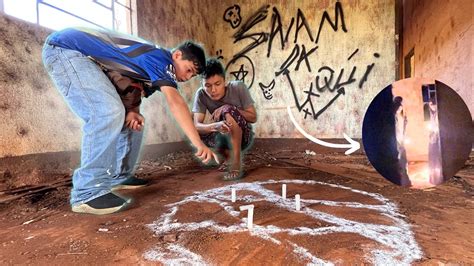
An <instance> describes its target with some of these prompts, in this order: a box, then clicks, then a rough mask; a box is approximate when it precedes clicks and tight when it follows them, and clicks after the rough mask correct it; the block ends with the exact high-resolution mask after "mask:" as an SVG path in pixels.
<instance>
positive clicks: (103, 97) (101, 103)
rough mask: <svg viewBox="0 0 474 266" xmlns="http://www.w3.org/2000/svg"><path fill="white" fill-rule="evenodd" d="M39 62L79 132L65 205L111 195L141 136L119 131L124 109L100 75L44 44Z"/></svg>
mask: <svg viewBox="0 0 474 266" xmlns="http://www.w3.org/2000/svg"><path fill="white" fill-rule="evenodd" d="M43 63H44V65H45V67H46V70H47V71H48V73H49V75H50V76H51V78H52V80H53V81H54V83H55V85H56V88H57V89H58V90H59V92H60V93H61V94H62V95H63V97H64V99H65V100H66V102H67V103H68V104H69V107H70V108H71V110H72V111H73V112H74V113H75V114H76V115H77V116H79V117H80V118H81V119H82V121H83V122H84V125H83V127H82V146H81V166H80V167H79V168H78V169H76V170H75V171H74V175H73V177H72V179H73V188H72V191H71V205H79V204H82V203H84V202H88V201H90V200H93V199H95V198H97V197H100V196H102V195H104V194H107V193H109V192H110V191H111V188H112V187H113V186H115V185H118V184H120V183H121V182H123V181H124V180H125V179H127V178H128V177H131V176H132V175H133V173H134V170H135V163H136V162H137V159H138V155H139V151H140V146H141V142H142V137H143V133H142V132H143V131H142V132H136V131H132V130H131V129H128V128H126V127H124V120H125V108H124V106H123V104H122V101H121V100H120V96H119V95H118V94H117V91H116V89H115V87H114V86H113V85H112V83H111V82H110V80H109V79H108V78H107V76H106V75H105V74H104V73H103V72H102V70H101V69H100V68H99V67H98V66H97V65H96V64H95V63H94V62H93V61H91V60H90V59H89V58H87V57H86V56H84V55H83V54H82V53H80V52H77V51H74V50H69V49H64V48H61V47H57V46H52V45H49V44H47V43H46V44H45V45H44V48H43Z"/></svg>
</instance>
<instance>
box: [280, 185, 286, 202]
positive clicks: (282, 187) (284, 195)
mask: <svg viewBox="0 0 474 266" xmlns="http://www.w3.org/2000/svg"><path fill="white" fill-rule="evenodd" d="M281 197H282V198H283V199H286V184H283V185H282V186H281Z"/></svg>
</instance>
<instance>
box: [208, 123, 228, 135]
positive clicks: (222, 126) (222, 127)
mask: <svg viewBox="0 0 474 266" xmlns="http://www.w3.org/2000/svg"><path fill="white" fill-rule="evenodd" d="M212 128H213V129H214V130H216V131H219V132H220V133H222V134H226V133H229V132H230V125H228V124H227V122H225V121H220V122H216V123H213V124H212Z"/></svg>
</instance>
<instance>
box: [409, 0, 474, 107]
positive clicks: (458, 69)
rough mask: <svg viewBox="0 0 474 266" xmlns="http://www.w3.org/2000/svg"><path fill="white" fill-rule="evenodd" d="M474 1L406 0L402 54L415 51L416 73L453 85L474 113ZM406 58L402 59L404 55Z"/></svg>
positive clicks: (416, 75) (417, 75)
mask: <svg viewBox="0 0 474 266" xmlns="http://www.w3.org/2000/svg"><path fill="white" fill-rule="evenodd" d="M473 7H474V6H473V1H470V0H455V1H444V0H405V1H403V45H402V46H403V48H402V53H401V55H402V56H406V55H407V54H408V53H409V52H410V50H411V49H414V54H415V62H414V63H415V77H426V78H433V79H436V80H439V81H441V82H443V83H444V84H446V85H448V86H450V87H451V88H453V89H454V90H455V91H456V92H457V93H458V94H459V95H460V96H461V98H462V99H463V100H464V102H465V103H466V105H467V106H468V108H469V110H470V113H471V116H472V114H474V99H473V96H472V91H473V69H474V59H473V56H474V55H473V38H474V28H473V27H472V24H473V23H472V11H473ZM402 61H403V59H402Z"/></svg>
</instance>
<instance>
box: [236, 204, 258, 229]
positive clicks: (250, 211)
mask: <svg viewBox="0 0 474 266" xmlns="http://www.w3.org/2000/svg"><path fill="white" fill-rule="evenodd" d="M253 207H254V206H253V204H250V205H244V206H240V207H239V208H240V211H245V210H246V211H247V228H248V229H249V230H252V228H253Z"/></svg>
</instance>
